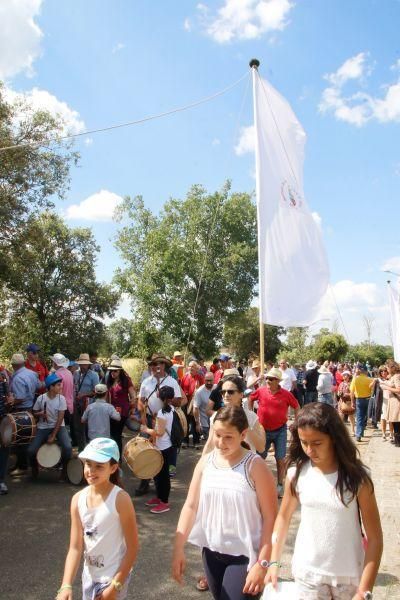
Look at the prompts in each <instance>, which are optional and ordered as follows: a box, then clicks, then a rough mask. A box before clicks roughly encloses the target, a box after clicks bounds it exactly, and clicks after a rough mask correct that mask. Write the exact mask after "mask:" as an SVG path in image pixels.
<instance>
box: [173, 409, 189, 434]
mask: <svg viewBox="0 0 400 600" xmlns="http://www.w3.org/2000/svg"><path fill="white" fill-rule="evenodd" d="M175 412H176V414H177V415H178V417H179V420H180V422H181V425H182V429H183V437H186V436H187V434H188V426H187V421H186V416H185V413H184V412H183V410H182V409H181V408H179V407H178V408H175Z"/></svg>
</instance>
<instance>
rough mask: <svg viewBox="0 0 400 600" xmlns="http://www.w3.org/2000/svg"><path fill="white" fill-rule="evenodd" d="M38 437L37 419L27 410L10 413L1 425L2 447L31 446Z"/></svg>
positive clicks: (0, 437)
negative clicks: (36, 436)
mask: <svg viewBox="0 0 400 600" xmlns="http://www.w3.org/2000/svg"><path fill="white" fill-rule="evenodd" d="M35 435H36V421H35V417H34V416H33V415H32V413H30V412H29V411H27V410H23V411H20V412H15V413H9V414H8V415H5V417H3V419H2V421H1V423H0V439H1V444H2V446H6V447H8V446H14V445H17V446H19V445H21V446H22V445H23V444H30V443H31V441H32V440H33V438H34V437H35Z"/></svg>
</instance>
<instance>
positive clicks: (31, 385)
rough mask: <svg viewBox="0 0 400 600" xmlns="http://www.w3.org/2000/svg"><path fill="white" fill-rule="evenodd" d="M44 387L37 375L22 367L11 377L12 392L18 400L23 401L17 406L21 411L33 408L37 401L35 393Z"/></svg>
mask: <svg viewBox="0 0 400 600" xmlns="http://www.w3.org/2000/svg"><path fill="white" fill-rule="evenodd" d="M41 387H42V383H41V382H40V381H39V377H38V375H37V373H35V372H34V371H31V370H30V369H27V368H26V367H21V368H20V369H18V371H15V373H14V374H13V375H12V376H11V382H10V392H11V393H12V394H14V396H15V399H16V400H22V402H19V403H18V405H17V408H18V409H20V410H25V409H27V408H32V406H33V402H34V400H35V392H36V390H38V389H39V388H41Z"/></svg>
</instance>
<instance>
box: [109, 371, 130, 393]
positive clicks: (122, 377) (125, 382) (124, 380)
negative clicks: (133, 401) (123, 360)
mask: <svg viewBox="0 0 400 600" xmlns="http://www.w3.org/2000/svg"><path fill="white" fill-rule="evenodd" d="M119 381H120V383H121V387H122V389H124V390H125V391H128V388H129V383H130V378H129V375H128V373H127V372H126V371H124V369H119ZM113 383H114V379H113V378H112V377H111V371H109V372H108V374H107V387H108V388H110V387H112V386H113Z"/></svg>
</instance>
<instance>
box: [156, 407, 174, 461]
mask: <svg viewBox="0 0 400 600" xmlns="http://www.w3.org/2000/svg"><path fill="white" fill-rule="evenodd" d="M171 409H172V410H170V411H169V412H165V413H163V411H162V410H161V409H160V410H159V411H158V413H157V419H163V420H164V421H166V423H165V433H164V435H163V436H161V437H157V438H156V446H157V448H158V449H159V450H166V449H167V448H170V447H171V446H172V443H171V429H172V420H173V418H174V410H175V409H174V407H173V406H171Z"/></svg>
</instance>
